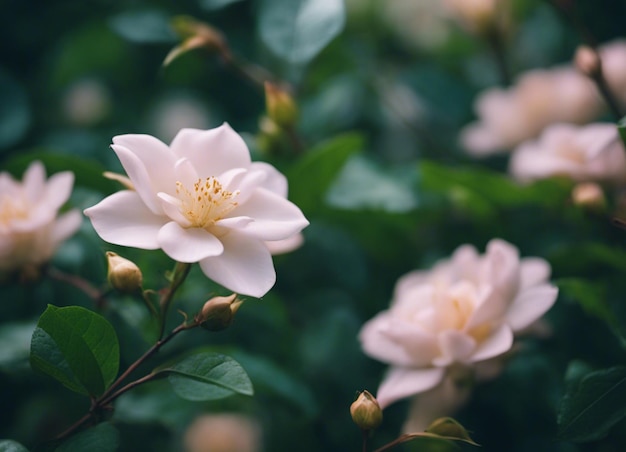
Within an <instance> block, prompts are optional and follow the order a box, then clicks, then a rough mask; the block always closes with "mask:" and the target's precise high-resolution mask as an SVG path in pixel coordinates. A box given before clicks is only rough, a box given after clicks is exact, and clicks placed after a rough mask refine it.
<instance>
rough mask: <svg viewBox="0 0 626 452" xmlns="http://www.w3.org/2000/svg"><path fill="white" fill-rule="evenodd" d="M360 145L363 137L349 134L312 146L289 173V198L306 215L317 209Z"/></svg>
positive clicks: (360, 147) (361, 145)
mask: <svg viewBox="0 0 626 452" xmlns="http://www.w3.org/2000/svg"><path fill="white" fill-rule="evenodd" d="M362 148H363V138H362V136H361V135H359V134H356V133H350V134H345V135H340V136H337V137H335V138H333V139H331V140H329V141H325V142H324V143H321V144H320V145H318V146H316V147H315V148H313V149H311V150H310V151H309V152H308V153H307V154H306V155H305V156H304V158H303V159H302V160H301V161H300V162H299V163H298V165H297V166H295V167H294V168H292V170H291V171H290V172H289V174H288V178H289V198H290V199H291V200H292V201H293V202H294V203H295V204H296V205H297V206H299V207H300V208H301V209H302V210H303V211H304V213H305V214H310V213H311V212H313V211H315V210H317V209H319V208H320V207H321V206H322V205H323V202H324V199H325V198H326V193H327V191H328V189H329V188H330V186H331V184H332V183H333V181H334V180H335V178H336V177H337V175H338V174H339V172H340V171H341V168H343V166H344V164H345V163H346V161H347V160H348V158H349V157H350V156H351V155H353V154H355V153H356V152H358V151H360V150H361V149H362Z"/></svg>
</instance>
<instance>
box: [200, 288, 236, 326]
mask: <svg viewBox="0 0 626 452" xmlns="http://www.w3.org/2000/svg"><path fill="white" fill-rule="evenodd" d="M242 303H243V300H241V299H239V298H237V294H232V295H229V296H227V297H213V298H211V299H210V300H209V301H207V302H206V303H204V306H203V307H202V310H201V311H200V312H199V313H198V314H197V315H196V318H195V320H196V323H197V324H199V325H200V326H201V327H202V328H205V329H207V330H209V331H221V330H223V329H225V328H228V326H230V324H231V323H233V319H234V318H235V314H236V313H237V311H238V310H239V307H240V306H241V304H242Z"/></svg>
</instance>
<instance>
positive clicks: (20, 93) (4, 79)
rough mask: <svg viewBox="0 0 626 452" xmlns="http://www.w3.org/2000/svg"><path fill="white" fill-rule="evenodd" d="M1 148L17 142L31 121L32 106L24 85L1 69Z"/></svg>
mask: <svg viewBox="0 0 626 452" xmlns="http://www.w3.org/2000/svg"><path fill="white" fill-rule="evenodd" d="M0 99H2V102H0V149H3V148H8V147H10V146H12V145H14V144H15V143H17V142H18V141H19V140H20V139H21V138H22V136H24V134H25V133H26V131H27V130H28V126H29V125H30V122H31V112H30V106H29V105H28V98H27V96H26V92H25V91H24V89H23V87H22V85H20V84H19V82H18V81H17V80H15V79H14V78H13V77H10V76H9V75H8V74H6V73H5V72H3V71H0Z"/></svg>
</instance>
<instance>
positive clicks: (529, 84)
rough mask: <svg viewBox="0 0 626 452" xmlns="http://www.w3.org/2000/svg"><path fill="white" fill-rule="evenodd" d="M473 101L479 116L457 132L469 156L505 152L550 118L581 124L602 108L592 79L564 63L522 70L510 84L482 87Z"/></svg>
mask: <svg viewBox="0 0 626 452" xmlns="http://www.w3.org/2000/svg"><path fill="white" fill-rule="evenodd" d="M475 105H476V112H477V115H478V118H479V119H478V121H477V122H474V123H472V124H470V125H468V126H466V127H465V128H464V129H463V130H462V132H461V143H462V145H463V146H464V147H465V149H466V150H467V151H468V152H469V153H470V154H474V155H487V154H493V153H497V152H506V151H509V150H511V149H512V148H514V147H515V146H517V145H519V144H520V143H522V142H523V141H526V140H528V139H530V138H534V137H536V136H537V135H539V134H540V133H541V131H542V130H543V129H544V128H545V127H546V126H548V125H550V124H552V123H555V122H569V123H576V124H583V123H586V122H588V121H590V120H592V119H594V118H595V117H597V116H598V115H599V114H600V113H601V112H602V109H603V103H602V101H601V99H600V97H599V96H598V94H597V92H596V89H595V87H594V86H593V84H592V82H591V81H590V80H588V79H587V77H585V76H584V75H582V74H580V73H578V72H577V71H576V70H574V69H573V68H572V67H569V66H562V67H557V68H553V69H548V70H546V69H536V70H532V71H529V72H526V73H524V74H522V75H521V76H520V77H519V78H518V79H517V82H516V84H515V85H514V86H512V87H511V88H509V89H501V88H491V89H488V90H486V91H484V92H482V93H481V94H480V95H479V96H478V99H477V100H476V104H475Z"/></svg>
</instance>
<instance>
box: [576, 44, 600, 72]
mask: <svg viewBox="0 0 626 452" xmlns="http://www.w3.org/2000/svg"><path fill="white" fill-rule="evenodd" d="M574 64H575V65H576V69H578V70H579V71H580V72H581V73H583V74H585V75H586V76H587V77H591V78H595V77H597V76H598V75H599V74H600V70H601V69H600V68H601V65H600V57H599V56H598V52H596V51H595V50H594V49H592V48H591V47H589V46H586V45H582V46H578V49H576V55H575V56H574Z"/></svg>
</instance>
